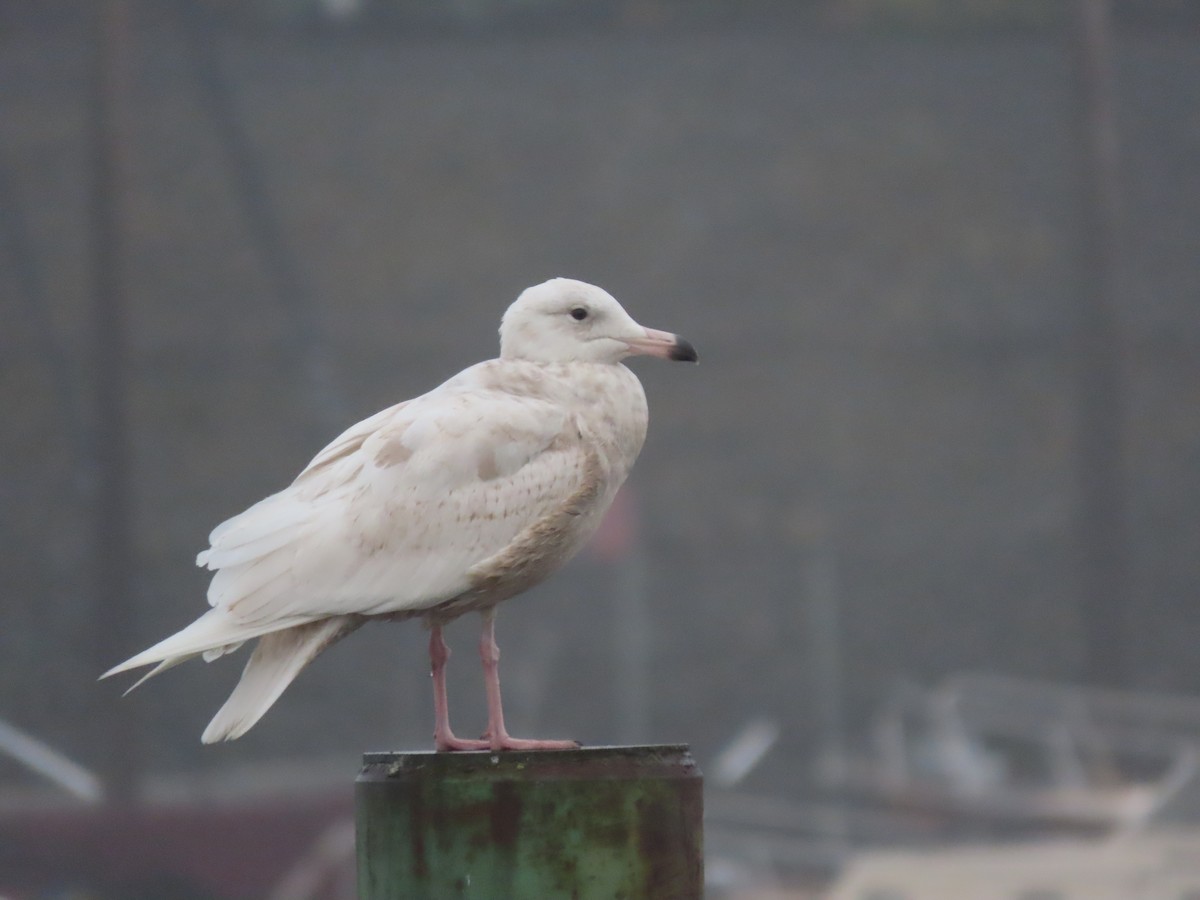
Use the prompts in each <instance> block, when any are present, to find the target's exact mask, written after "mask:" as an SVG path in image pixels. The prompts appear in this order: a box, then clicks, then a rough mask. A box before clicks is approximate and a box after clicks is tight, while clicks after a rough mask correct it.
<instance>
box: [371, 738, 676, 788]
mask: <svg viewBox="0 0 1200 900" xmlns="http://www.w3.org/2000/svg"><path fill="white" fill-rule="evenodd" d="M699 775H700V769H699V767H698V766H697V765H696V761H695V759H693V758H692V754H691V750H690V749H689V748H688V745H687V744H642V745H633V746H618V747H581V748H580V749H578V750H554V751H544V750H542V751H520V750H505V751H502V752H499V753H493V752H491V751H487V750H483V751H478V752H468V753H462V752H455V753H438V752H435V751H432V750H424V751H385V752H374V753H364V754H363V771H362V774H361V775H360V776H359V780H364V779H367V780H376V779H381V778H382V779H390V778H397V779H404V778H409V777H428V776H436V777H442V778H471V779H484V780H489V779H504V780H509V779H512V780H518V781H520V780H542V779H546V778H553V779H571V778H581V779H594V778H651V777H653V778H663V777H672V776H673V777H685V778H689V777H690V778H694V777H698V776H699Z"/></svg>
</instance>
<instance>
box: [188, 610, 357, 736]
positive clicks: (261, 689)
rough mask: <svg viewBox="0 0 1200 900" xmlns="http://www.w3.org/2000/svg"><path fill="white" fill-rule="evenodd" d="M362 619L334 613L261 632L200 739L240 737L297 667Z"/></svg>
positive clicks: (272, 700)
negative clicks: (243, 668)
mask: <svg viewBox="0 0 1200 900" xmlns="http://www.w3.org/2000/svg"><path fill="white" fill-rule="evenodd" d="M362 621H363V620H362V619H361V618H359V617H358V616H336V617H334V618H332V619H322V620H321V621H319V622H310V623H308V624H307V625H296V626H294V627H292V628H285V629H284V630H282V631H276V632H273V633H271V634H266V635H263V636H262V637H261V638H259V640H258V646H257V647H255V648H254V653H252V654H251V655H250V660H249V662H247V663H246V668H245V670H244V671H243V672H242V679H241V681H239V682H238V684H237V687H236V688H234V689H233V693H232V694H230V695H229V699H228V700H226V701H225V705H224V706H222V707H221V709H220V710H219V711H218V712H217V714H216V715H215V716H214V717H213V720H212V721H211V722H209V723H208V727H207V728H205V729H204V734H203V735H202V736H201V738H200V740H202V741H203V742H204V743H206V744H212V743H214V742H216V741H231V740H233V739H234V738H237V737H241V736H242V735H243V734H245V733H246V732H247V731H249V730H250V728H251V726H253V725H254V723H255V722H257V721H258V720H259V719H261V718H262V716H263V713H265V712H266V711H267V710H268V709H270V708H271V705H272V704H273V703H274V702H275V701H276V700H278V699H279V695H280V694H282V693H283V691H284V688H286V687H287V686H288V685H289V684H291V682H292V679H293V678H295V677H296V676H297V675H299V674H300V670H301V669H303V668H304V667H305V666H306V665H308V664H309V663H310V662H312V660H313V659H314V658H315V657H316V656H317V654H318V653H320V652H321V651H322V650H324V649H325V648H326V647H328V646H329V645H330V644H332V643H333V642H334V641H336V640H338V639H339V638H342V637H344V636H345V635H347V634H349V633H350V632H351V631H353V630H354V629H355V628H357V627H358V626H359V625H361V624H362Z"/></svg>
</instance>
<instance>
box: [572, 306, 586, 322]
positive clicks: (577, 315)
mask: <svg viewBox="0 0 1200 900" xmlns="http://www.w3.org/2000/svg"><path fill="white" fill-rule="evenodd" d="M587 317H588V311H587V310H586V309H584V308H583V307H582V306H576V307H575V308H574V309H572V310H571V318H572V319H574V320H575V321H576V322H582V321H583V320H584V319H586V318H587Z"/></svg>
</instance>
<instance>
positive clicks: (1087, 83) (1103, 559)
mask: <svg viewBox="0 0 1200 900" xmlns="http://www.w3.org/2000/svg"><path fill="white" fill-rule="evenodd" d="M1074 26H1075V34H1074V56H1075V79H1076V92H1077V95H1076V96H1077V99H1076V112H1077V122H1076V127H1077V144H1078V147H1079V179H1080V183H1079V195H1080V233H1079V295H1078V318H1077V320H1076V322H1077V324H1076V327H1077V333H1076V360H1077V366H1078V370H1077V374H1078V384H1079V424H1078V432H1077V435H1078V437H1077V440H1078V475H1079V486H1078V487H1079V506H1078V541H1079V546H1080V554H1081V562H1082V572H1081V587H1082V591H1083V598H1082V603H1081V613H1082V620H1083V628H1084V663H1083V668H1084V677H1085V679H1086V680H1087V681H1088V682H1090V683H1092V684H1097V685H1107V686H1123V685H1128V684H1129V681H1130V677H1131V674H1132V673H1131V665H1130V659H1129V651H1130V646H1129V645H1130V633H1129V626H1130V625H1131V624H1132V616H1131V610H1130V571H1129V524H1128V508H1127V507H1128V501H1127V498H1126V489H1125V469H1124V458H1123V452H1122V423H1123V419H1124V410H1123V404H1122V397H1121V376H1122V367H1121V363H1122V358H1121V356H1122V354H1121V338H1120V333H1119V322H1118V315H1117V299H1118V298H1117V278H1118V266H1117V260H1118V256H1119V251H1120V240H1119V232H1120V228H1119V199H1118V193H1119V191H1118V184H1119V171H1118V163H1119V160H1118V152H1117V126H1116V103H1115V97H1114V90H1113V62H1112V9H1111V3H1110V0H1075V3H1074Z"/></svg>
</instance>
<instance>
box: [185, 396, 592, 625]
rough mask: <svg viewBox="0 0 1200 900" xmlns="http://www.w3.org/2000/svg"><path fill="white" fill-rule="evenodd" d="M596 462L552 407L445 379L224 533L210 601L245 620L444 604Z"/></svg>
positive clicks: (215, 553)
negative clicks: (476, 568)
mask: <svg viewBox="0 0 1200 900" xmlns="http://www.w3.org/2000/svg"><path fill="white" fill-rule="evenodd" d="M587 463H588V458H587V453H586V452H585V449H584V448H583V447H582V445H581V441H580V439H579V434H578V430H577V428H576V427H575V426H574V423H573V422H572V420H571V419H570V417H569V416H568V415H567V413H565V412H564V411H563V409H562V408H561V407H560V406H559V405H556V404H554V403H551V402H549V401H547V400H543V399H538V398H536V397H529V396H514V395H512V394H506V393H504V392H501V391H496V390H490V391H489V390H479V389H477V388H476V389H474V390H465V389H458V390H455V389H454V387H453V383H448V384H447V385H444V386H443V387H442V388H441V389H439V390H436V391H433V392H431V393H429V394H426V395H424V396H422V397H418V398H416V399H415V400H410V401H408V402H407V403H404V404H400V405H399V406H395V407H392V408H391V409H389V410H385V411H384V412H383V413H379V414H377V415H375V416H372V417H371V418H370V419H367V420H365V421H364V422H361V423H359V424H358V425H356V426H354V427H353V428H350V429H348V430H347V431H346V432H345V433H344V434H343V435H341V436H340V437H339V438H338V439H336V440H335V441H333V442H332V443H331V444H330V445H329V446H328V447H326V448H325V449H324V450H322V451H321V453H319V454H317V456H316V457H315V458H314V459H313V461H312V462H311V463H310V464H309V466H308V467H307V468H306V469H305V470H304V472H302V473H301V475H300V476H299V477H298V478H297V479H296V481H295V482H293V483H292V485H291V486H290V487H288V488H286V489H285V490H283V491H280V492H279V493H278V494H275V495H273V496H271V497H268V498H267V499H266V500H263V501H261V502H260V503H258V504H256V505H255V506H252V507H250V509H248V510H247V511H246V512H244V513H242V515H240V516H237V517H235V518H233V519H231V520H229V521H228V522H226V523H223V524H222V525H221V526H219V527H218V528H217V529H216V530H214V532H213V534H212V536H211V541H212V547H211V548H210V549H209V550H207V551H205V553H202V554H201V555H200V558H199V559H198V562H200V563H201V564H205V565H208V566H209V568H213V569H217V570H218V571H217V572H216V574H215V575H214V577H213V580H212V584H211V585H210V588H209V602H210V603H211V604H212V605H213V606H214V607H216V608H218V609H223V610H225V611H227V612H228V613H229V614H230V615H232V616H233V617H234V618H236V619H237V620H238V621H239V622H242V623H245V624H246V625H261V624H265V623H269V622H271V621H275V620H286V621H288V622H290V623H295V622H297V621H304V620H313V619H317V618H322V617H325V616H331V615H343V614H347V613H365V614H377V613H389V612H398V611H413V610H420V609H425V608H429V607H432V606H436V605H438V604H439V603H441V602H443V601H445V600H447V599H449V598H451V597H454V596H456V595H458V594H460V593H462V592H463V591H465V590H467V589H468V588H469V587H470V585H471V581H470V579H471V574H470V573H471V571H472V568H473V567H474V566H476V565H477V564H479V563H480V562H482V561H483V560H486V559H489V558H491V557H493V556H495V555H496V554H497V553H500V552H502V551H503V550H504V549H505V548H506V547H508V546H509V545H510V544H511V543H512V542H513V540H514V539H515V538H516V536H517V535H519V534H520V533H521V532H522V531H523V530H524V529H525V528H527V527H528V526H530V525H531V524H532V523H534V522H536V521H538V520H539V519H540V518H541V517H543V516H544V515H546V514H548V513H549V512H550V511H551V510H552V509H553V508H554V506H555V504H561V503H562V502H563V498H565V497H568V496H571V495H572V494H573V492H574V491H575V490H577V489H578V487H579V484H580V483H581V482H582V480H583V479H584V477H585V470H586V468H587Z"/></svg>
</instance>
